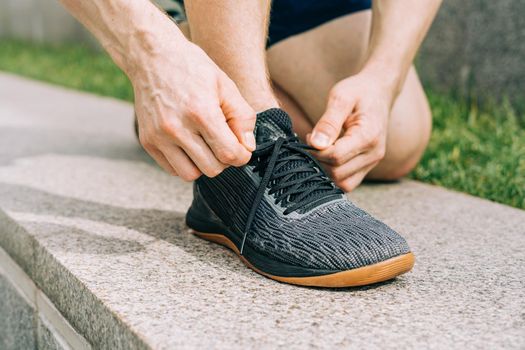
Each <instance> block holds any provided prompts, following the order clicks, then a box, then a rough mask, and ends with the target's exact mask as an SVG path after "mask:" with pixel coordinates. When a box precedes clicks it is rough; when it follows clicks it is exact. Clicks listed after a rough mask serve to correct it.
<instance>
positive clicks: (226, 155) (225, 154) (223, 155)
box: [217, 148, 238, 164]
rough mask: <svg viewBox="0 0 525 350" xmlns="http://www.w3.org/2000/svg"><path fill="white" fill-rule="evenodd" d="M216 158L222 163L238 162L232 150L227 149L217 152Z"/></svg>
mask: <svg viewBox="0 0 525 350" xmlns="http://www.w3.org/2000/svg"><path fill="white" fill-rule="evenodd" d="M217 157H218V158H219V160H220V161H221V162H222V163H227V164H231V163H233V162H236V161H238V157H237V155H236V154H235V152H233V151H232V150H230V149H228V148H221V149H220V150H219V151H217Z"/></svg>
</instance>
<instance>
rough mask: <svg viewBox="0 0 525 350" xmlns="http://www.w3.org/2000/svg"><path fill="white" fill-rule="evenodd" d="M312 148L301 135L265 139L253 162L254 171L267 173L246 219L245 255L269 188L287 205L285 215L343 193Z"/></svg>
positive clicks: (271, 193) (278, 202) (270, 191)
mask: <svg viewBox="0 0 525 350" xmlns="http://www.w3.org/2000/svg"><path fill="white" fill-rule="evenodd" d="M308 150H313V148H312V147H310V146H308V145H305V144H303V143H301V142H300V141H299V139H298V138H297V136H289V137H279V138H277V139H276V140H271V141H268V142H264V143H262V144H260V145H258V146H257V149H256V150H255V151H254V152H253V153H252V159H251V161H250V164H255V166H254V168H253V171H254V172H264V175H263V176H262V179H261V182H260V184H259V188H258V189H257V193H256V195H255V199H254V202H253V205H252V207H251V209H250V213H249V214H248V218H247V220H246V226H245V229H244V235H243V238H242V244H241V249H240V253H241V254H242V253H243V250H244V245H245V242H246V237H247V236H248V233H249V232H250V229H251V226H252V223H253V220H254V218H255V214H256V212H257V209H258V207H259V205H260V203H261V201H262V199H263V197H264V193H265V191H266V188H268V189H269V190H268V194H270V195H274V197H275V204H280V205H281V206H283V207H285V208H286V209H285V210H284V212H283V214H284V215H288V214H290V213H292V212H294V211H297V210H300V209H304V208H306V207H308V206H309V205H311V204H312V203H314V202H316V201H319V200H320V199H323V198H326V197H329V196H334V195H339V194H342V193H343V192H342V191H341V190H340V189H339V188H337V187H336V186H335V185H334V183H333V182H332V180H330V179H329V178H328V176H327V175H326V174H325V173H324V171H323V169H322V167H321V165H320V164H319V162H318V161H317V160H316V159H315V158H314V157H313V156H312V155H311V154H310V153H309V152H308Z"/></svg>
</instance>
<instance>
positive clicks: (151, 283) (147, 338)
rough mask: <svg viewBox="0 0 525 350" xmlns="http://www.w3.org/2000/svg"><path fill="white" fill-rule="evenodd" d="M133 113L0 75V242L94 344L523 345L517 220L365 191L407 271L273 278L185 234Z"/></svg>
mask: <svg viewBox="0 0 525 350" xmlns="http://www.w3.org/2000/svg"><path fill="white" fill-rule="evenodd" d="M28 101H31V103H28ZM132 112H133V111H132V107H131V105H129V104H126V103H123V102H120V101H114V100H111V99H105V98H100V97H96V96H92V95H87V94H81V93H77V92H72V91H68V90H63V89H60V88H56V87H51V86H48V85H44V84H41V83H35V82H32V81H28V80H24V79H20V78H17V77H13V76H10V75H0V209H1V211H3V213H2V214H0V247H2V248H3V249H4V250H5V251H6V252H7V253H8V254H9V255H10V256H11V258H12V259H13V261H16V263H17V264H18V265H19V266H20V267H21V268H22V269H23V270H24V271H25V273H26V274H27V275H28V276H29V277H30V278H31V279H32V281H33V283H34V284H35V285H36V286H37V287H38V288H39V289H40V290H41V291H42V292H43V293H44V294H45V295H47V297H48V298H49V300H50V301H51V303H52V304H53V305H54V306H55V307H56V309H57V310H58V311H59V312H60V313H61V314H62V315H63V317H64V318H65V319H66V320H67V321H68V323H69V324H71V326H72V327H73V328H74V329H75V330H76V332H78V334H79V335H81V336H82V337H83V338H85V339H86V340H87V342H89V343H90V344H91V346H93V347H94V348H111V349H124V348H125V349H129V348H155V349H156V348H173V347H177V346H179V347H206V348H208V347H213V348H223V347H224V348H225V347H228V348H246V347H250V348H261V347H264V348H275V347H285V346H286V347H291V348H304V347H321V348H334V347H345V348H347V347H355V348H363V347H367V348H451V347H454V348H458V347H464V348H514V349H519V348H523V347H525V336H524V334H525V319H524V316H523V309H524V307H525V292H524V291H525V278H524V277H525V276H524V271H525V269H524V268H525V229H524V223H525V212H524V211H521V210H517V209H513V208H510V207H507V206H503V205H499V204H496V203H492V202H489V201H485V200H482V199H478V198H474V197H471V196H468V195H464V194H460V193H456V192H452V191H448V190H444V189H441V188H438V187H433V186H428V185H424V184H421V183H417V182H413V181H402V182H401V183H397V184H390V185H373V186H372V185H370V186H365V187H362V188H361V189H359V190H358V191H356V192H355V193H353V194H352V196H351V197H352V199H353V200H354V201H356V202H357V203H358V204H360V205H361V206H362V207H364V208H365V209H367V210H369V211H371V212H372V213H374V214H375V215H377V216H378V217H380V218H381V219H383V220H384V221H386V222H387V223H388V224H390V225H391V226H393V227H394V228H396V229H397V230H399V231H400V232H402V233H403V234H404V235H405V236H406V237H407V239H408V241H409V243H410V244H411V246H412V248H413V250H414V252H415V254H416V257H417V262H416V267H415V269H414V271H413V272H412V273H410V274H407V275H405V276H403V277H401V278H398V279H396V280H395V281H392V282H390V283H383V284H380V285H377V286H372V287H367V288H360V289H344V290H336V291H326V290H320V289H309V288H298V287H293V286H289V285H284V284H279V283H276V282H274V281H270V280H268V279H266V278H264V277H261V276H259V275H257V274H255V273H253V272H251V271H250V270H248V269H246V268H245V267H244V266H243V265H242V264H241V263H240V261H238V259H237V258H236V257H235V256H234V255H233V254H231V253H230V252H229V251H227V250H225V249H223V248H221V247H217V246H215V245H213V244H211V243H207V242H204V241H201V240H199V239H197V238H195V237H193V236H192V235H190V234H189V233H188V230H187V228H186V227H185V225H184V222H183V215H184V212H185V210H186V208H187V207H188V205H189V202H190V200H191V189H190V186H189V185H188V184H184V183H182V182H180V181H179V180H178V179H174V178H171V177H169V176H168V175H166V174H164V173H162V172H161V171H160V170H159V169H158V168H157V167H156V166H155V165H154V164H153V163H151V162H150V161H149V160H148V158H147V157H146V156H145V155H144V153H143V152H142V151H141V150H140V148H139V147H138V146H137V144H136V141H135V139H134V136H133V133H132Z"/></svg>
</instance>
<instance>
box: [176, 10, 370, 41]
mask: <svg viewBox="0 0 525 350" xmlns="http://www.w3.org/2000/svg"><path fill="white" fill-rule="evenodd" d="M174 1H175V2H177V3H179V4H180V5H181V7H182V8H183V7H184V1H183V0H174ZM370 7H372V0H273V1H272V11H271V15H270V28H269V33H268V43H267V46H268V47H269V46H271V45H273V44H275V43H277V42H279V41H281V40H284V39H286V38H288V37H290V36H292V35H296V34H300V33H302V32H305V31H307V30H309V29H312V28H315V27H317V26H319V25H321V24H323V23H326V22H328V21H331V20H333V19H336V18H338V17H342V16H346V15H349V14H351V13H354V12H358V11H362V10H368V9H370ZM168 13H169V14H170V15H171V16H172V17H174V19H175V20H180V19H182V18H183V17H184V16H183V15H181V14H178V13H177V12H174V13H170V12H168Z"/></svg>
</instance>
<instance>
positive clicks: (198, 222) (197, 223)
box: [186, 184, 227, 233]
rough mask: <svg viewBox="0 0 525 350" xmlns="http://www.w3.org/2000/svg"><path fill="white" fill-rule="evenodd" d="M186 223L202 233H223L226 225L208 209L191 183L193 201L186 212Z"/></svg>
mask: <svg viewBox="0 0 525 350" xmlns="http://www.w3.org/2000/svg"><path fill="white" fill-rule="evenodd" d="M186 225H187V226H188V227H189V228H191V229H192V230H194V231H199V232H203V233H224V232H226V231H227V228H226V226H225V225H224V224H223V223H222V220H221V219H219V217H218V216H217V215H215V213H214V212H213V211H212V210H211V209H210V207H209V206H208V204H206V201H205V200H204V199H203V198H202V196H201V195H200V193H199V190H198V188H197V185H196V184H194V185H193V201H192V203H191V207H190V209H189V210H188V212H187V213H186Z"/></svg>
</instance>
